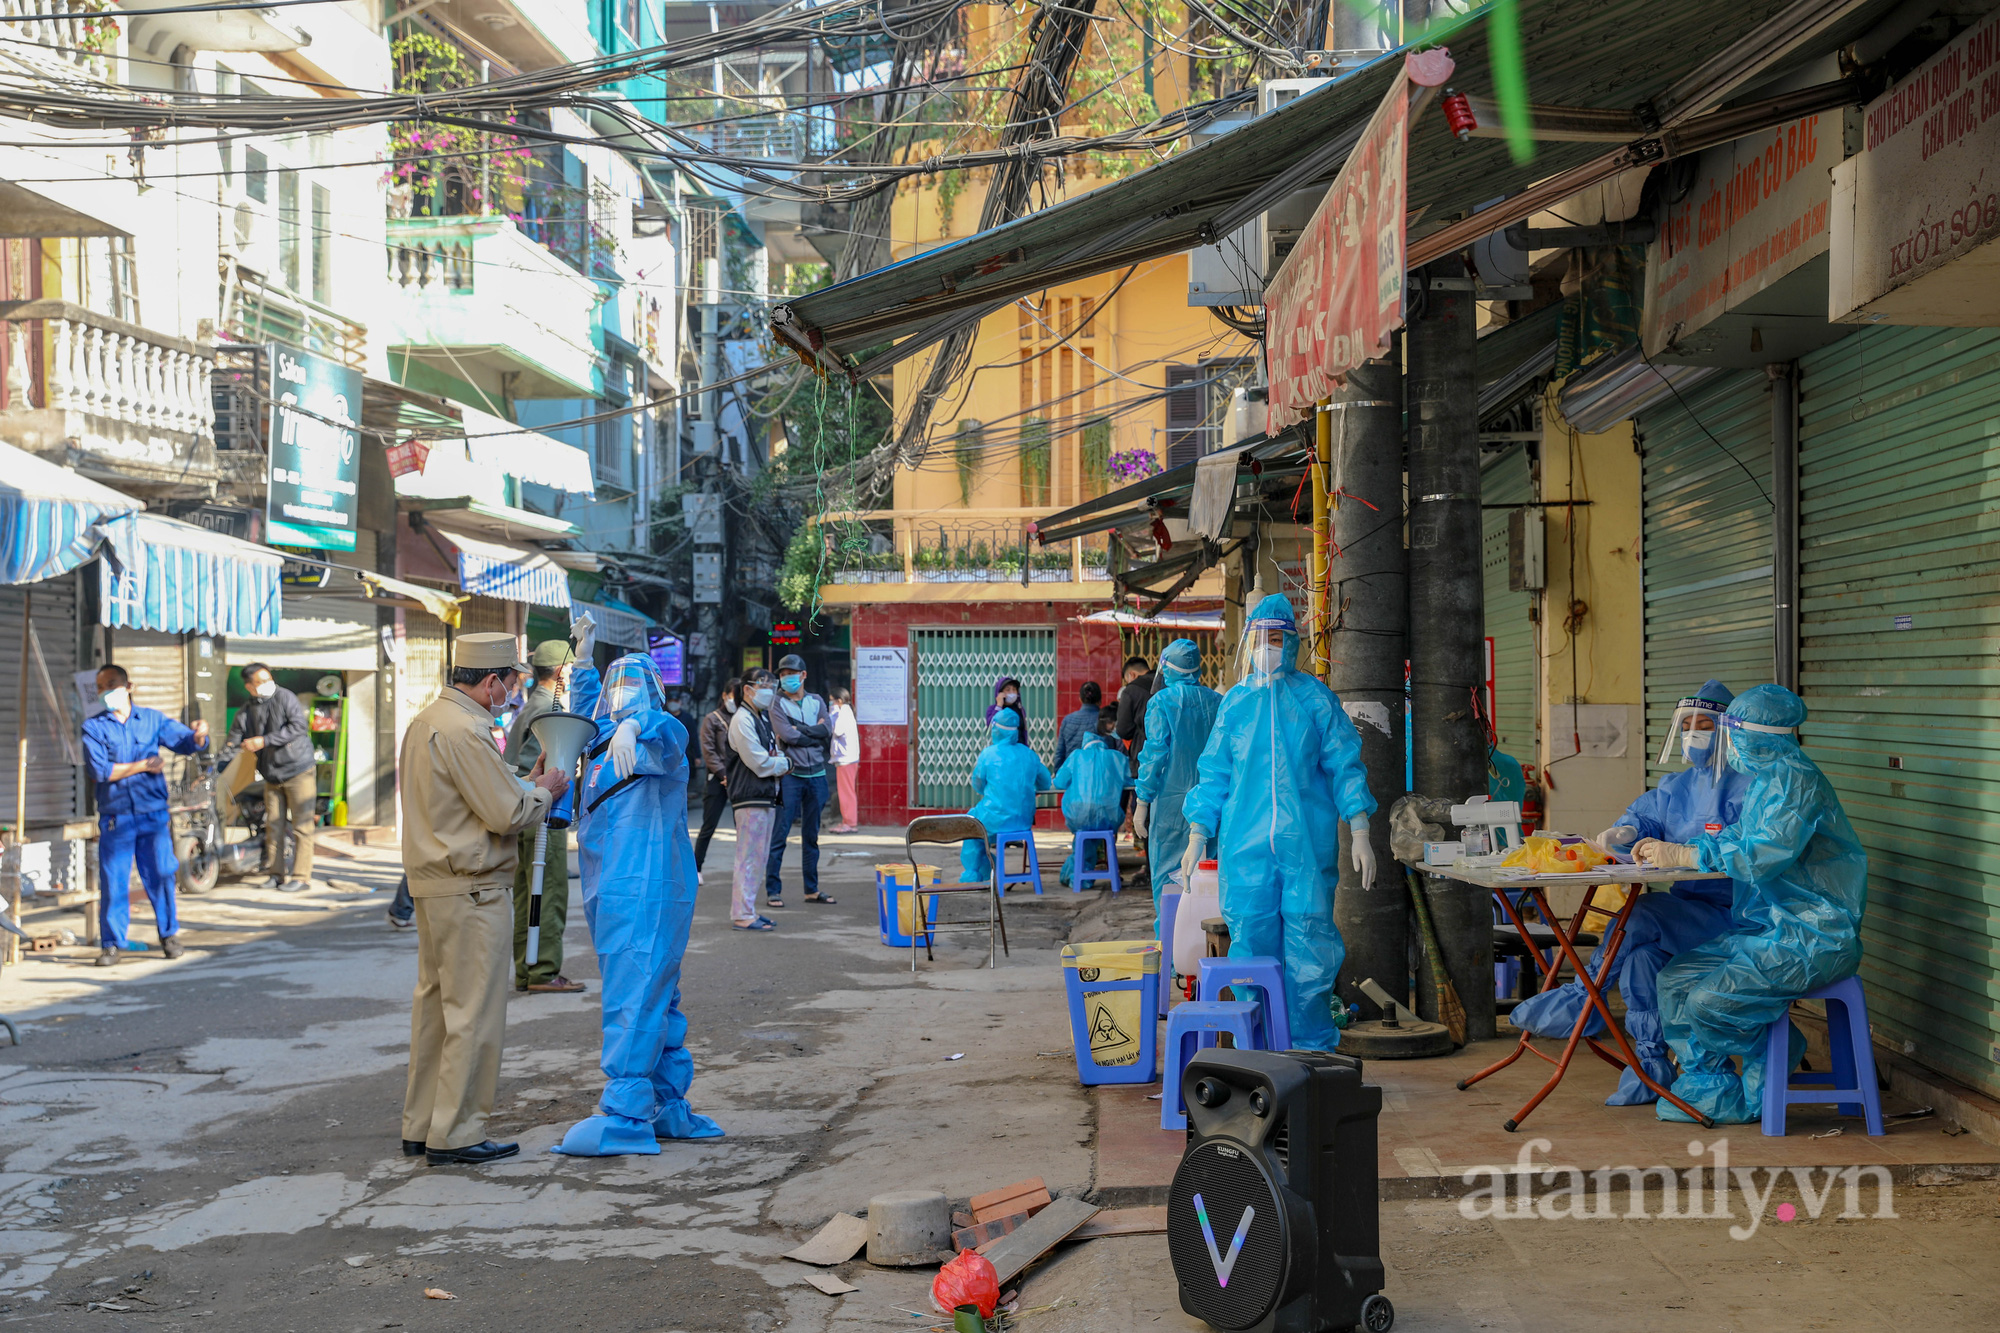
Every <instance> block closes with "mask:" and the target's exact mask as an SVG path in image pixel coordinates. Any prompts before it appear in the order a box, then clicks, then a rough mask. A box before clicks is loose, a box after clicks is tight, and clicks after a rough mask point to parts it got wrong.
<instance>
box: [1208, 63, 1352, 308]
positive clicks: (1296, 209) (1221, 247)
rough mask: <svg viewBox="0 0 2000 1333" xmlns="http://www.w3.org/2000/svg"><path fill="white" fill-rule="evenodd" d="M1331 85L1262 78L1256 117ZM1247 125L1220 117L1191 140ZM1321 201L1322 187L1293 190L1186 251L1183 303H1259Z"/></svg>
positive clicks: (1318, 80) (1246, 120)
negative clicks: (1220, 235) (1265, 209)
mask: <svg viewBox="0 0 2000 1333" xmlns="http://www.w3.org/2000/svg"><path fill="white" fill-rule="evenodd" d="M1331 82H1332V80H1330V79H1325V78H1314V79H1266V80H1264V82H1263V83H1262V84H1260V85H1258V89H1257V111H1258V114H1259V115H1260V116H1262V115H1269V114H1270V113H1271V112H1273V111H1276V110H1277V109H1278V108H1279V107H1281V106H1284V105H1285V104H1286V103H1288V102H1292V101H1295V100H1297V99H1298V98H1300V97H1302V96H1304V95H1305V94H1306V93H1308V92H1311V91H1312V90H1313V89H1316V88H1324V87H1327V86H1328V85H1329V84H1330V83H1331ZM1249 123H1250V118H1249V117H1237V116H1230V117H1225V118H1224V119H1222V120H1218V121H1216V122H1215V123H1214V124H1212V125H1210V126H1208V128H1206V129H1204V130H1200V131H1197V132H1196V133H1195V134H1193V135H1191V136H1190V142H1191V143H1192V144H1193V146H1195V147H1199V146H1200V145H1202V144H1204V143H1207V142H1208V141H1209V140H1211V139H1217V138H1220V137H1222V136H1223V135H1225V134H1228V133H1230V132H1231V131H1232V130H1239V129H1241V128H1243V126H1245V125H1247V124H1249ZM1325 197H1326V186H1325V185H1315V186H1312V187H1311V188H1309V189H1304V190H1299V191H1296V192H1295V193H1293V194H1290V195H1288V196H1286V197H1285V198H1283V199H1281V200H1279V201H1278V202H1277V203H1276V204H1274V205H1272V207H1271V210H1270V211H1269V212H1267V213H1263V214H1260V215H1259V216H1257V217H1254V218H1251V219H1250V220H1249V221H1248V222H1246V223H1244V224H1243V225H1242V226H1240V227H1238V228H1237V229H1236V230H1235V231H1233V232H1231V233H1229V235H1227V236H1225V237H1223V238H1222V239H1221V241H1220V242H1218V243H1217V244H1215V245H1199V246H1196V247H1195V248H1194V249H1192V250H1190V251H1188V304H1189V305H1206V306H1215V305H1262V304H1263V302H1264V284H1265V283H1266V282H1268V281H1269V280H1270V279H1271V278H1272V277H1274V276H1276V274H1277V272H1278V266H1279V265H1281V264H1283V263H1284V262H1285V257H1286V256H1287V255H1289V254H1291V252H1292V247H1293V246H1295V245H1297V244H1298V241H1299V237H1300V235H1302V234H1303V233H1304V231H1305V229H1306V224H1307V223H1308V222H1310V221H1312V215H1313V211H1314V210H1315V209H1317V208H1318V207H1319V203H1320V200H1322V199H1324V198H1325Z"/></svg>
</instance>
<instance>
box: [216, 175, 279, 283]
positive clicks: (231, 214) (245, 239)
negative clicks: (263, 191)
mask: <svg viewBox="0 0 2000 1333" xmlns="http://www.w3.org/2000/svg"><path fill="white" fill-rule="evenodd" d="M222 248H223V250H224V251H225V252H227V253H228V254H229V255H230V256H231V257H232V258H233V259H235V260H236V262H237V263H239V264H241V265H242V266H243V267H245V268H248V269H254V270H256V271H257V272H259V273H272V272H275V271H276V270H277V264H278V224H277V220H276V219H275V218H273V217H272V216H271V210H270V207H269V206H268V205H266V204H261V203H259V202H257V201H256V200H255V199H252V198H251V197H250V196H249V195H246V194H238V195H236V196H235V197H234V198H233V199H232V200H226V201H225V202H224V206H223V214H222Z"/></svg>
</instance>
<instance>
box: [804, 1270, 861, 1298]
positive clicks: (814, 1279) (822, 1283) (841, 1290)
mask: <svg viewBox="0 0 2000 1333" xmlns="http://www.w3.org/2000/svg"><path fill="white" fill-rule="evenodd" d="M806 1281H807V1282H810V1283H811V1284H812V1285H813V1286H815V1287H818V1288H819V1289H820V1290H821V1291H823V1292H825V1293H826V1294H827V1295H829V1296H845V1295H846V1294H847V1293H848V1292H850V1291H859V1290H861V1288H859V1287H857V1286H855V1285H854V1284H853V1283H851V1282H842V1281H841V1280H840V1279H839V1278H837V1277H835V1276H834V1275H833V1274H831V1273H807V1274H806Z"/></svg>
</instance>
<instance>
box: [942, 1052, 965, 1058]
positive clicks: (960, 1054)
mask: <svg viewBox="0 0 2000 1333" xmlns="http://www.w3.org/2000/svg"><path fill="white" fill-rule="evenodd" d="M964 1058H965V1052H964V1051H960V1052H959V1053H958V1054H957V1055H947V1056H946V1057H945V1059H946V1060H963V1059H964Z"/></svg>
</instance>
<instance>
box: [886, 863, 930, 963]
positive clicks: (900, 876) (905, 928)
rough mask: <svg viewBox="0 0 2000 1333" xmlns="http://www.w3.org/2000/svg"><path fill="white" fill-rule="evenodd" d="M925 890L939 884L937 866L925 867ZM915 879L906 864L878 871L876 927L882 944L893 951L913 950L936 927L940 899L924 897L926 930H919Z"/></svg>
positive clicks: (926, 895) (888, 866) (888, 865)
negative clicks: (878, 929) (926, 932)
mask: <svg viewBox="0 0 2000 1333" xmlns="http://www.w3.org/2000/svg"><path fill="white" fill-rule="evenodd" d="M920 869H921V870H922V871H923V876H924V887H925V888H929V887H930V886H931V885H933V884H935V883H937V882H938V876H939V874H940V873H941V872H940V871H939V870H938V868H937V867H936V866H922V867H920ZM916 903H917V883H916V875H915V874H914V873H912V871H911V869H910V863H909V862H907V861H890V862H886V863H884V864H881V865H878V866H876V867H875V923H876V925H877V926H878V927H879V928H880V930H881V934H882V943H884V944H886V945H888V946H889V947H890V948H892V949H908V948H913V947H914V946H915V945H916V944H917V942H918V941H919V940H921V939H922V938H923V936H924V933H925V931H927V930H928V929H929V928H930V927H931V926H934V925H936V924H937V895H936V894H935V893H931V894H925V895H924V927H925V929H924V930H918V929H917V908H916Z"/></svg>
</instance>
